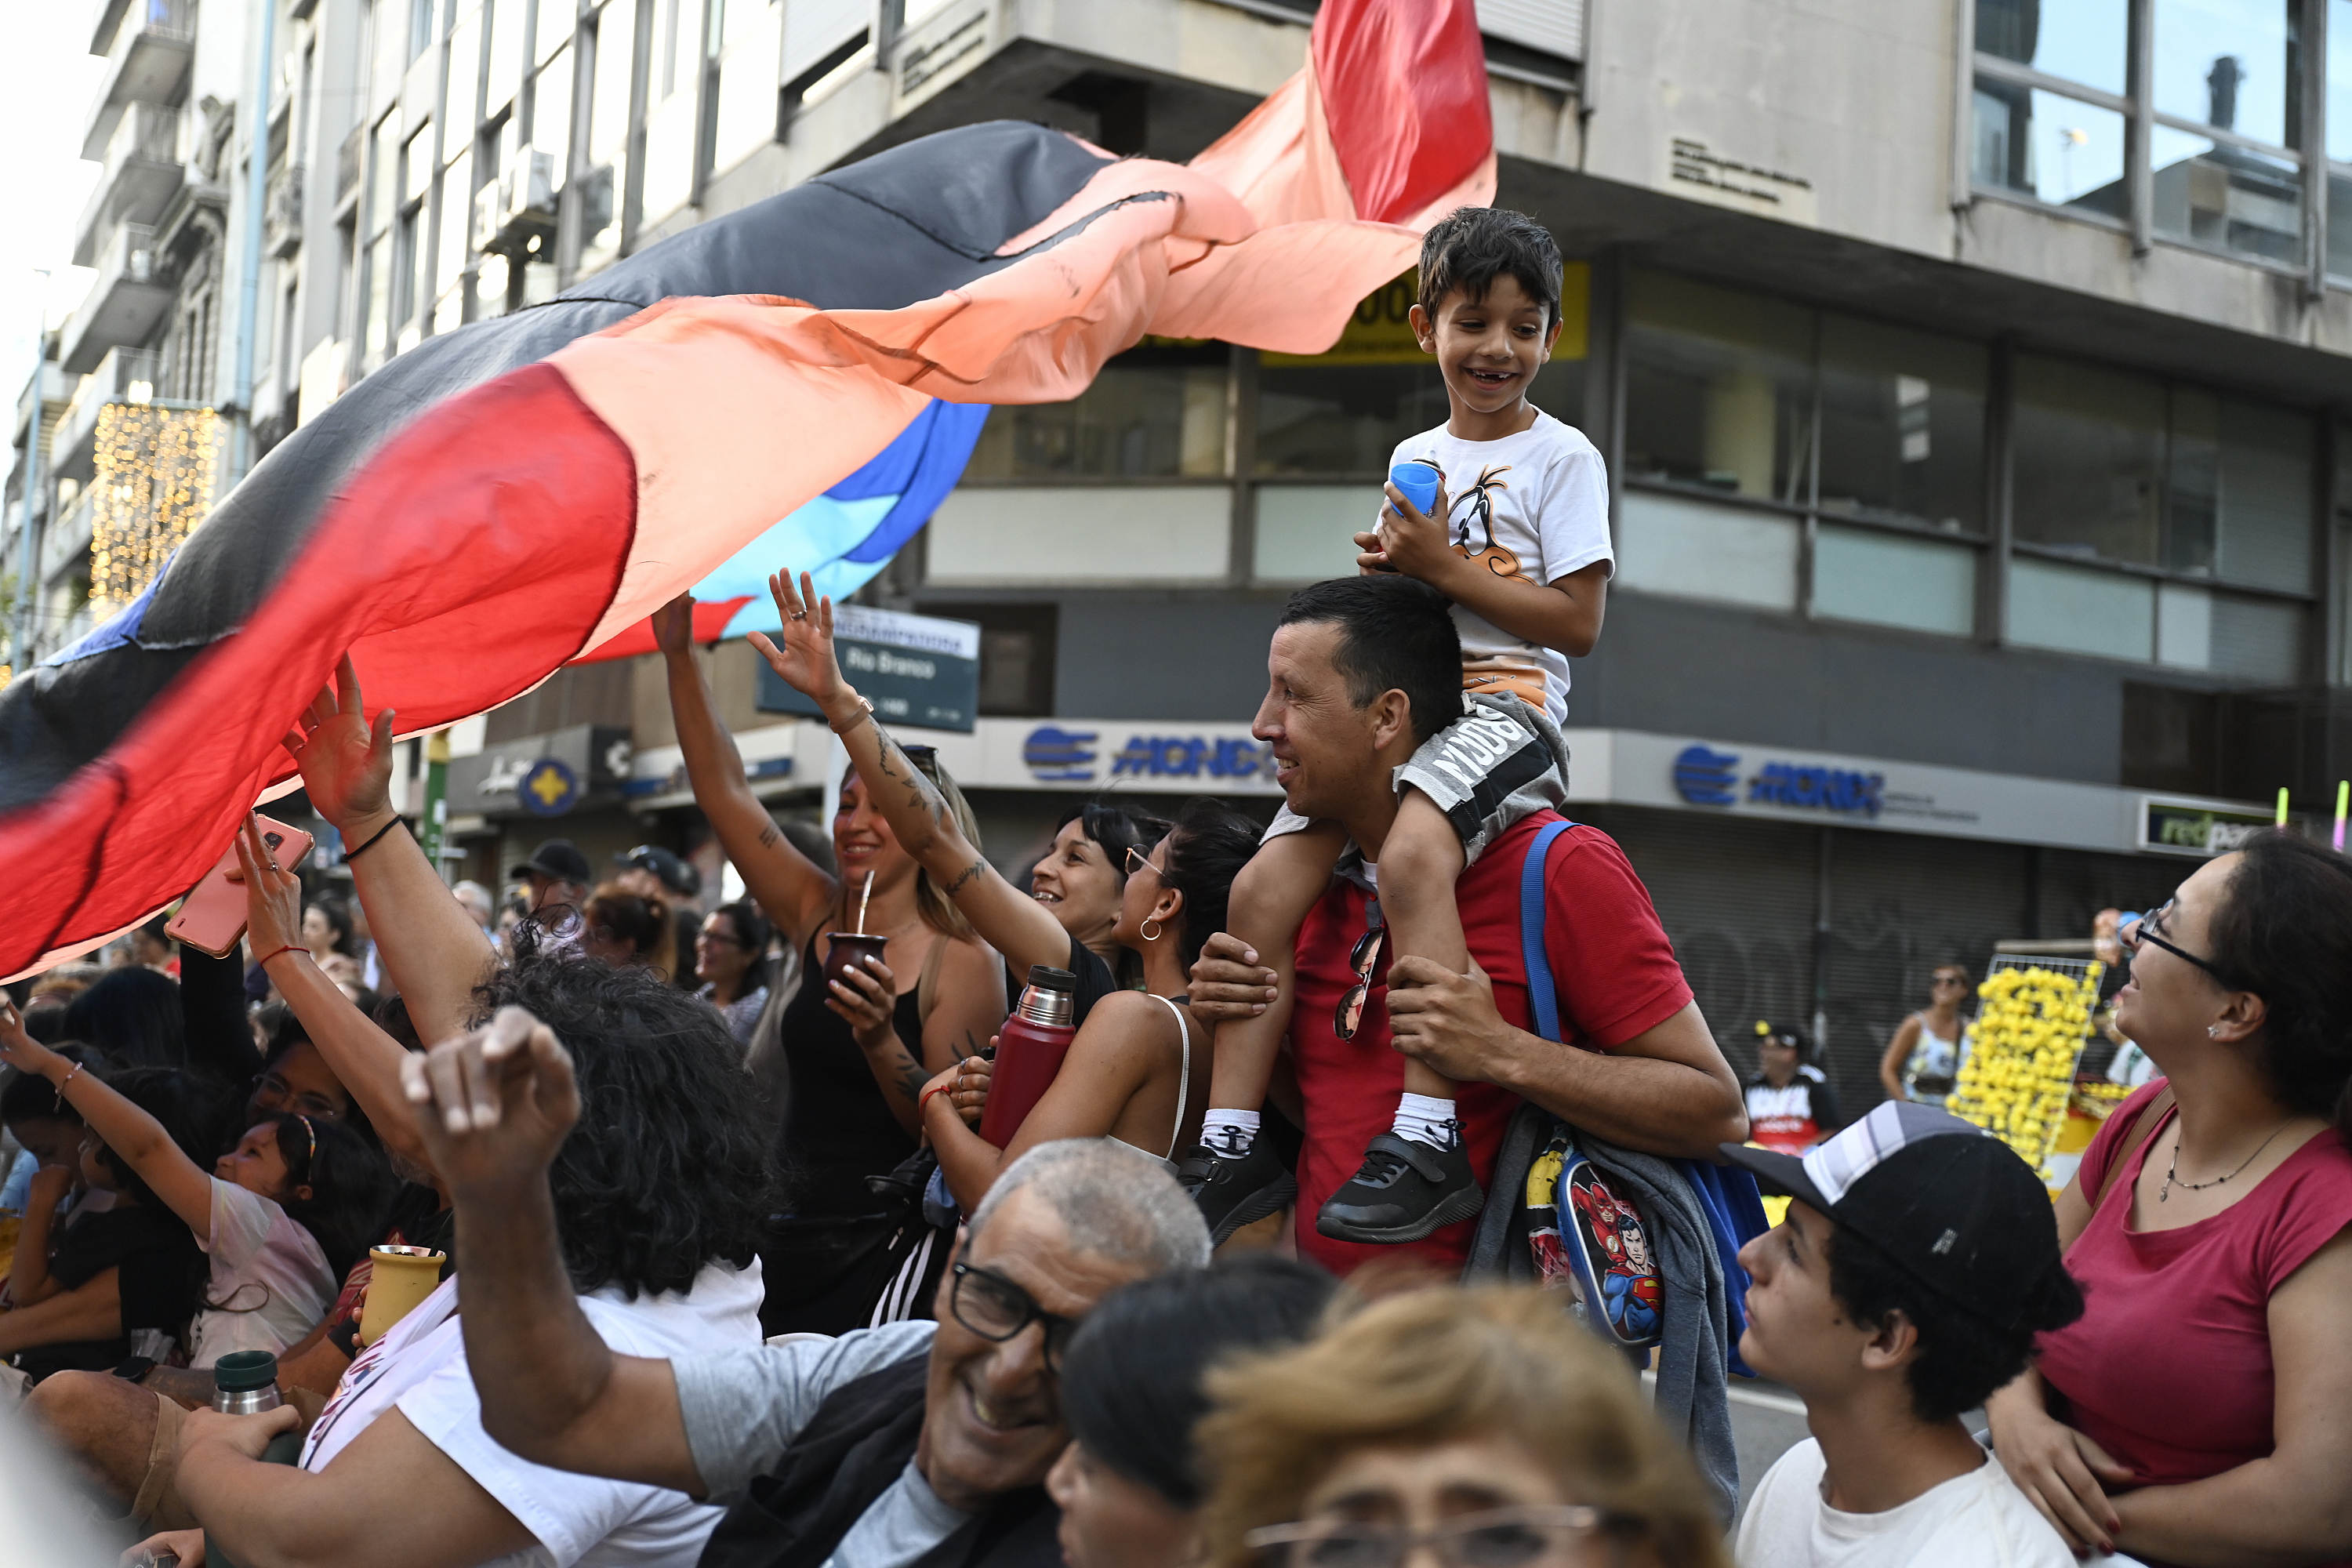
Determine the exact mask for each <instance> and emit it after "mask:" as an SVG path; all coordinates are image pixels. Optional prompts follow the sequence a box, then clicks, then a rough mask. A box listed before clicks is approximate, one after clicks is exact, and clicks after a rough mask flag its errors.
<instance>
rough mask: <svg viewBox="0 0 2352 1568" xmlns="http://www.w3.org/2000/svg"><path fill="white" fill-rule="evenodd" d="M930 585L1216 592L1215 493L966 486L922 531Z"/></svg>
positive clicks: (1227, 533)
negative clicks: (1141, 586)
mask: <svg viewBox="0 0 2352 1568" xmlns="http://www.w3.org/2000/svg"><path fill="white" fill-rule="evenodd" d="M924 532H925V534H926V536H927V537H928V540H929V542H928V543H927V544H926V546H925V563H926V564H925V573H926V577H927V580H928V581H930V582H934V583H945V582H952V583H961V584H982V585H1001V586H1006V587H1030V586H1033V585H1034V584H1039V583H1100V582H1155V581H1163V580H1167V579H1171V578H1175V579H1184V580H1190V581H1193V582H1217V581H1222V580H1223V577H1224V576H1225V572H1226V567H1227V563H1228V561H1229V559H1230V557H1231V555H1232V551H1233V496H1232V493H1231V492H1230V491H1228V490H1227V489H1224V488H1223V486H1219V485H1140V486H1121V487H1118V488H1112V487H1108V486H1089V485H1061V486H1056V487H1054V488H1051V489H1043V488H1041V489H1014V488H1012V487H1009V486H1007V487H998V486H989V487H979V488H975V487H971V486H965V487H963V488H961V489H956V490H954V491H951V492H950V494H949V496H948V499H947V500H944V501H942V502H941V503H940V510H939V514H938V515H937V516H936V517H934V518H932V519H931V521H930V524H929V527H928V528H926V529H925V530H924Z"/></svg>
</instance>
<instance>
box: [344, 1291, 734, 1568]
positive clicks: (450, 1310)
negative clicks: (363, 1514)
mask: <svg viewBox="0 0 2352 1568" xmlns="http://www.w3.org/2000/svg"><path fill="white" fill-rule="evenodd" d="M460 1278H461V1277H460V1276H458V1275H455V1274H453V1275H451V1276H450V1277H449V1278H448V1279H445V1280H443V1281H442V1282H441V1284H440V1287H439V1288H438V1289H436V1290H435V1291H434V1292H433V1294H432V1295H430V1296H427V1297H426V1298H425V1300H423V1301H421V1302H419V1303H418V1304H417V1306H416V1308H415V1310H413V1311H411V1312H410V1313H409V1314H408V1315H407V1316H406V1317H404V1318H403V1319H402V1320H401V1321H399V1322H397V1323H395V1324H394V1325H393V1328H392V1331H391V1332H389V1333H387V1334H385V1335H384V1336H383V1338H382V1339H380V1340H378V1341H376V1342H375V1343H373V1344H372V1345H370V1346H369V1347H368V1348H367V1349H365V1350H363V1351H362V1352H360V1355H359V1359H358V1360H356V1361H354V1362H352V1364H351V1365H350V1367H349V1368H347V1369H346V1370H345V1371H344V1373H343V1377H342V1382H341V1384H339V1385H338V1386H337V1388H336V1389H335V1396H334V1398H332V1399H331V1400H329V1401H328V1402H327V1405H326V1408H325V1409H323V1410H321V1411H320V1413H319V1418H318V1419H317V1420H316V1421H314V1422H312V1423H311V1424H310V1436H308V1437H306V1438H305V1439H304V1440H303V1445H302V1458H301V1465H302V1468H304V1469H306V1470H310V1471H314V1472H315V1471H319V1470H323V1469H325V1468H327V1467H328V1465H330V1464H331V1463H332V1462H333V1461H334V1458H335V1456H336V1455H338V1454H340V1453H341V1452H342V1451H343V1449H344V1448H346V1447H349V1446H350V1445H351V1443H352V1439H353V1438H355V1437H357V1436H359V1435H360V1434H361V1433H362V1432H363V1431H365V1430H366V1429H367V1427H368V1425H369V1424H370V1423H371V1422H373V1421H374V1420H375V1418H376V1417H377V1416H379V1415H383V1413H384V1412H385V1411H387V1410H391V1409H394V1408H397V1409H398V1410H399V1411H400V1413H401V1414H402V1415H404V1416H406V1417H407V1418H408V1422H409V1425H410V1426H415V1428H416V1430H417V1431H418V1432H420V1433H422V1434H423V1435H424V1436H425V1440H426V1441H427V1442H429V1443H431V1444H432V1445H433V1446H434V1447H436V1448H438V1449H440V1450H441V1451H442V1452H443V1453H444V1454H446V1455H447V1456H448V1457H449V1458H450V1459H451V1460H452V1461H453V1462H455V1463H456V1465H457V1468H459V1469H461V1470H464V1471H465V1472H466V1474H467V1475H468V1476H470V1477H472V1478H473V1479H474V1481H475V1482H476V1483H477V1484H478V1485H479V1486H480V1487H481V1489H483V1490H484V1491H486V1492H488V1493H489V1494H490V1496H492V1497H493V1498H496V1499H497V1500H498V1501H499V1506H501V1507H503V1508H504V1509H505V1510H507V1511H508V1512H509V1513H511V1514H513V1515H514V1516H515V1518H516V1519H517V1520H519V1521H520V1522H521V1524H522V1526H523V1528H524V1529H526V1530H528V1531H530V1532H531V1534H532V1535H534V1536H536V1537H538V1539H539V1544H538V1545H536V1546H534V1547H531V1548H530V1549H528V1550H526V1551H522V1552H514V1553H511V1554H509V1555H508V1556H505V1557H501V1558H499V1559H497V1560H496V1562H495V1563H488V1564H485V1565H484V1568H568V1565H569V1564H572V1563H583V1564H585V1565H586V1568H695V1564H696V1563H698V1562H699V1561H700V1559H701V1556H702V1546H703V1542H705V1541H706V1540H708V1539H709V1535H710V1531H711V1530H712V1528H713V1527H714V1526H716V1525H717V1524H718V1522H719V1519H720V1517H721V1516H722V1515H723V1514H724V1513H725V1512H726V1510H724V1509H721V1508H719V1507H716V1506H714V1505H712V1504H709V1503H703V1502H697V1501H695V1500H693V1499H692V1498H690V1497H688V1496H687V1495H686V1494H685V1493H684V1492H677V1491H670V1490H668V1489H666V1488H662V1487H649V1486H640V1485H638V1484H636V1483H635V1482H630V1481H612V1480H604V1479H601V1478H599V1477H595V1476H583V1475H578V1474H575V1473H574V1472H572V1471H570V1470H556V1469H550V1468H547V1467H546V1466H544V1465H534V1464H532V1463H530V1461H529V1460H527V1459H522V1458H517V1457H516V1456H515V1455H514V1454H512V1453H510V1452H509V1451H508V1450H507V1449H505V1448H502V1447H499V1445H498V1443H497V1442H495V1441H494V1440H492V1438H491V1436H490V1435H489V1434H488V1432H485V1431H484V1430H482V1402H481V1397H480V1395H479V1394H477V1393H476V1392H475V1391H474V1376H473V1373H472V1372H471V1371H469V1370H468V1369H467V1364H466V1338H465V1332H464V1330H463V1327H462V1325H461V1324H460V1322H459V1321H458V1316H457V1304H458V1303H457V1287H458V1284H459V1281H460ZM764 1294H765V1291H764V1289H762V1287H761V1274H760V1263H759V1260H758V1259H757V1258H754V1259H752V1261H751V1266H750V1267H748V1268H735V1267H734V1266H732V1265H731V1264H727V1263H712V1264H709V1265H707V1266H706V1267H705V1268H703V1270H702V1272H701V1273H700V1274H698V1275H697V1276H696V1277H695V1280H694V1286H693V1289H689V1290H687V1291H685V1292H684V1293H682V1294H681V1293H679V1292H676V1291H673V1292H671V1293H669V1294H667V1295H664V1296H639V1297H638V1298H637V1299H636V1300H634V1301H631V1300H625V1298H624V1297H623V1296H622V1294H621V1292H620V1290H619V1289H617V1288H608V1289H603V1290H599V1291H596V1292H595V1293H594V1294H593V1295H587V1296H582V1297H580V1298H578V1300H579V1302H580V1310H581V1311H582V1312H583V1313H584V1314H585V1315H586V1316H587V1319H588V1321H589V1322H590V1324H591V1325H593V1327H594V1328H595V1330H596V1332H597V1335H598V1336H599V1337H600V1338H602V1339H603V1340H604V1342H605V1343H606V1344H608V1345H610V1346H612V1347H613V1348H614V1350H616V1351H618V1352H621V1353H622V1354H623V1355H633V1356H649V1357H654V1358H656V1359H670V1358H675V1357H678V1356H690V1355H697V1354H700V1353H703V1352H709V1351H719V1350H733V1349H737V1348H739V1347H743V1346H752V1345H757V1344H759V1343H760V1342H761V1339H760V1301H761V1297H762V1296H763V1295H764ZM411 1501H413V1502H419V1506H425V1504H424V1503H423V1502H421V1501H420V1500H415V1499H412V1500H411Z"/></svg>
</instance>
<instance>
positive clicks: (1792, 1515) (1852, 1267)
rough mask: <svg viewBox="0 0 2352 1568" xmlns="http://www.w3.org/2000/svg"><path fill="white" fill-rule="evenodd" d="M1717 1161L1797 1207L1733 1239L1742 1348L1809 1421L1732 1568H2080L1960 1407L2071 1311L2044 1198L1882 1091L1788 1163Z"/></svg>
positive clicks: (1965, 1131) (1976, 1140)
mask: <svg viewBox="0 0 2352 1568" xmlns="http://www.w3.org/2000/svg"><path fill="white" fill-rule="evenodd" d="M1723 1152H1724V1154H1725V1155H1726V1157H1727V1158H1729V1159H1732V1160H1735V1161H1737V1162H1738V1163H1740V1164H1743V1165H1746V1166H1747V1167H1748V1168H1749V1169H1750V1170H1752V1171H1754V1172H1755V1173H1757V1175H1758V1176H1759V1178H1760V1179H1761V1181H1762V1183H1763V1184H1764V1186H1765V1188H1766V1190H1768V1191H1770V1190H1774V1189H1776V1188H1777V1189H1778V1190H1780V1191H1783V1192H1786V1193H1788V1194H1790V1199H1791V1201H1790V1205H1789V1216H1788V1218H1787V1219H1786V1220H1785V1221H1783V1222H1782V1223H1781V1224H1780V1226H1777V1227H1776V1228H1774V1229H1772V1230H1770V1231H1768V1232H1766V1233H1765V1234H1764V1235H1762V1236H1759V1237H1756V1239H1754V1240H1753V1241H1750V1242H1749V1243H1748V1245H1747V1246H1746V1247H1742V1248H1740V1252H1739V1261H1740V1263H1741V1265H1742V1266H1743V1267H1745V1268H1747V1269H1748V1273H1749V1274H1750V1275H1751V1276H1752V1277H1753V1279H1754V1283H1753V1284H1752V1285H1751V1286H1750V1287H1749V1289H1748V1330H1747V1332H1746V1333H1745V1334H1743V1335H1742V1336H1741V1337H1740V1341H1739V1353H1740V1354H1741V1355H1742V1356H1744V1357H1746V1358H1747V1361H1748V1365H1750V1366H1752V1367H1754V1368H1755V1369H1756V1371H1757V1372H1758V1373H1759V1374H1760V1375H1762V1376H1765V1377H1769V1378H1775V1379H1777V1380H1779V1381H1780V1382H1781V1383H1784V1384H1788V1385H1789V1386H1790V1388H1792V1389H1794V1390H1795V1391H1796V1392H1797V1393H1798V1394H1800V1395H1801V1396H1802V1397H1803V1399H1804V1401H1805V1419H1806V1422H1807V1424H1808V1425H1809V1426H1811V1428H1812V1432H1813V1436H1812V1437H1811V1438H1810V1439H1808V1440H1807V1441H1805V1442H1802V1443H1800V1444H1798V1445H1797V1446H1796V1447H1793V1448H1790V1450H1789V1451H1788V1452H1787V1453H1785V1454H1783V1455H1781V1457H1780V1461H1779V1462H1778V1463H1777V1464H1775V1465H1774V1466H1773V1467H1772V1468H1771V1469H1769V1470H1768V1471H1767V1472H1765V1476H1764V1479H1763V1480H1761V1481H1760V1482H1759V1483H1758V1484H1757V1488H1756V1491H1755V1493H1754V1495H1753V1496H1752V1497H1751V1498H1750V1499H1749V1500H1748V1511H1747V1513H1746V1514H1745V1515H1744V1516H1743V1517H1742V1519H1741V1520H1740V1524H1739V1535H1738V1542H1737V1547H1736V1555H1737V1556H1738V1560H1739V1563H1740V1564H1741V1568H1783V1565H1784V1564H1786V1565H1789V1568H1795V1565H1797V1564H1809V1565H1828V1568H1898V1565H1902V1564H1912V1563H1916V1564H1922V1565H1925V1564H1929V1563H1933V1564H1937V1565H1938V1568H1946V1565H1948V1568H1972V1565H1982V1568H1996V1565H1998V1568H2072V1565H2073V1563H2074V1553H2073V1552H2071V1551H2070V1550H2069V1549H2068V1548H2067V1545H2066V1542H2064V1540H2063V1539H2062V1538H2061V1537H2060V1536H2059V1534H2058V1532H2057V1531H2054V1530H2053V1529H2052V1528H2051V1527H2050V1523H2049V1521H2047V1520H2044V1519H2043V1518H2042V1515H2041V1514H2040V1513H2038V1512H2036V1511H2035V1510H2034V1507H2033V1505H2032V1503H2031V1502H2029V1501H2028V1500H2026V1497H2025V1494H2024V1493H2022V1492H2021V1491H2019V1490H2018V1489H2017V1488H2016V1486H2015V1485H2014V1484H2012V1483H2011V1480H2010V1479H2009V1477H2008V1474H2007V1473H2006V1472H2005V1471H2003V1470H2002V1468H2000V1466H1999V1465H1997V1464H1995V1463H1993V1462H1992V1460H1991V1458H1990V1457H1989V1456H1988V1455H1987V1454H1986V1452H1985V1451H1984V1449H1983V1448H1982V1447H1979V1446H1978V1444H1977V1441H1976V1439H1975V1438H1973V1437H1971V1436H1969V1429H1968V1428H1967V1426H1963V1425H1962V1424H1961V1421H1960V1415H1961V1412H1963V1411H1967V1410H1971V1409H1974V1408H1975V1407H1977V1406H1978V1405H1981V1404H1983V1403H1984V1400H1985V1396H1986V1395H1988V1394H1990V1393H1992V1391H1993V1390H1994V1389H1996V1388H2000V1387H2001V1386H2002V1385H2003V1384H2007V1383H2008V1382H2009V1381H2010V1380H2011V1378H2013V1377H2015V1376H2017V1375H2018V1373H2021V1372H2022V1371H2024V1369H2025V1367H2026V1364H2027V1363H2028V1362H2030V1361H2031V1360H2032V1355H2033V1337H2034V1335H2035V1334H2037V1333H2039V1332H2042V1331H2045V1330H2051V1329H2058V1328H2063V1327H2064V1326H2065V1325H2066V1324H2068V1323H2071V1322H2073V1321H2074V1320H2075V1319H2076V1318H2079V1317H2081V1316H2082V1314H2083V1293H2082V1291H2081V1290H2080V1289H2077V1288H2076V1286H2075V1284H2074V1279H2072V1278H2070V1277H2069V1276H2068V1274H2067V1273H2066V1269H2065V1267H2064V1265H2063V1263H2062V1262H2061V1260H2060V1258H2059V1250H2058V1226H2057V1221H2056V1219H2055V1218H2054V1217H2053V1212H2052V1209H2051V1207H2050V1200H2049V1194H2047V1193H2046V1192H2044V1191H2043V1190H2042V1183H2041V1180H2040V1179H2039V1178H2038V1177H2036V1176H2035V1175H2034V1173H2033V1172H2032V1170H2031V1169H2029V1168H2028V1167H2027V1165H2026V1163H2025V1162H2024V1161H2022V1160H2021V1159H2019V1158H2018V1157H2017V1155H2015V1154H2014V1153H2012V1152H2011V1151H2010V1150H2009V1148H2008V1147H2007V1146H2006V1145H2004V1144H2002V1143H2000V1142H1996V1141H1995V1140H1993V1139H1991V1138H1989V1137H1987V1136H1985V1135H1984V1134H1983V1133H1982V1132H1980V1131H1978V1130H1977V1129H1976V1128H1974V1127H1971V1126H1969V1124H1968V1123H1967V1122H1965V1121H1961V1120H1959V1118H1958V1117H1956V1116H1952V1115H1950V1114H1948V1113H1947V1112H1945V1111H1941V1110H1934V1109H1932V1108H1930V1107H1927V1106H1923V1105H1911V1104H1906V1103H1902V1102H1898V1101H1888V1102H1886V1103H1885V1104H1882V1105H1880V1106H1878V1107H1877V1108H1876V1109H1874V1110H1872V1111H1871V1112H1870V1113H1869V1114H1868V1115H1867V1116H1864V1117H1863V1118H1862V1119H1861V1120H1860V1121H1856V1122H1855V1123H1854V1124H1853V1126H1851V1127H1849V1128H1847V1129H1845V1131H1842V1132H1840V1133H1838V1134H1836V1135H1835V1136H1834V1137H1832V1138H1830V1139H1829V1140H1828V1141H1827V1142H1823V1143H1822V1144H1821V1145H1820V1146H1818V1147H1817V1148H1815V1149H1814V1150H1812V1151H1811V1152H1810V1153H1808V1154H1806V1155H1805V1156H1804V1157H1803V1158H1801V1159H1799V1158H1797V1157H1795V1156H1793V1155H1790V1154H1783V1153H1778V1152H1772V1151H1769V1150H1763V1149H1755V1148H1748V1147H1746V1146H1743V1145H1739V1144H1733V1143H1726V1144H1724V1145H1723Z"/></svg>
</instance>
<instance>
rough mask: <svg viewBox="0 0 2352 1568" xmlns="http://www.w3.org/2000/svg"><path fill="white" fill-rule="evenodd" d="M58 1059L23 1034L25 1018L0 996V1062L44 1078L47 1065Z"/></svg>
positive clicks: (34, 1040)
mask: <svg viewBox="0 0 2352 1568" xmlns="http://www.w3.org/2000/svg"><path fill="white" fill-rule="evenodd" d="M58 1059H59V1058H58V1054H57V1053H56V1052H55V1051H53V1050H51V1049H49V1047H47V1046H45V1045H43V1044H41V1043H40V1042H39V1041H38V1040H36V1039H35V1038H33V1037H32V1036H30V1035H28V1034H26V1032H25V1017H24V1015H23V1014H21V1013H19V1012H17V1011H16V1004H15V1003H13V1002H11V1001H9V1000H8V998H7V997H5V996H0V1061H5V1062H6V1063H7V1064H8V1065H9V1066H10V1067H12V1068H16V1070H17V1071H19V1072H28V1073H31V1074H33V1075H35V1076H36V1077H45V1076H47V1073H48V1070H49V1068H48V1064H49V1063H51V1062H54V1061H57V1060H58Z"/></svg>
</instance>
